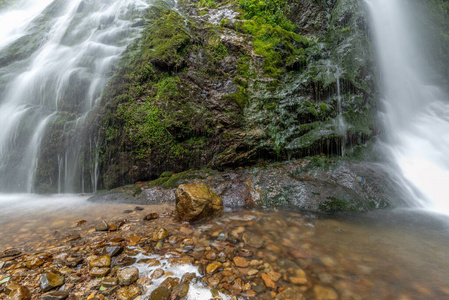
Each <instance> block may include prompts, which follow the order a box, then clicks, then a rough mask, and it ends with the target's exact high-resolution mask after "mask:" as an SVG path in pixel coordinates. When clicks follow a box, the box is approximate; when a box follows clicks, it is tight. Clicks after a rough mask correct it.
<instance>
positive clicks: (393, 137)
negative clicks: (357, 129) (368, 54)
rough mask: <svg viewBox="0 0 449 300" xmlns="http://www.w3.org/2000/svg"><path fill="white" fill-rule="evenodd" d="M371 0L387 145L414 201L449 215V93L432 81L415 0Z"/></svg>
mask: <svg viewBox="0 0 449 300" xmlns="http://www.w3.org/2000/svg"><path fill="white" fill-rule="evenodd" d="M365 1H366V2H367V4H368V6H369V8H370V11H371V16H372V22H373V25H374V26H373V29H374V32H375V36H376V43H377V50H378V55H379V61H380V66H381V79H382V84H383V95H384V96H383V99H382V100H383V106H384V112H383V113H382V115H381V117H382V121H383V123H384V131H385V135H386V141H385V144H384V149H385V150H386V153H387V156H388V157H389V158H390V159H391V162H392V164H393V165H394V168H395V171H396V172H398V173H399V175H401V176H403V178H404V179H405V180H404V181H403V184H404V188H405V190H406V191H407V193H408V194H409V199H410V201H412V202H413V206H418V207H422V208H424V209H429V210H433V211H436V212H440V213H444V214H449V201H448V200H449V101H448V99H449V97H448V96H447V95H445V93H444V92H443V91H442V89H441V88H440V87H438V86H436V85H434V84H433V83H431V82H430V83H429V76H428V74H427V73H426V72H425V68H424V67H425V66H426V65H427V62H426V61H424V60H423V58H424V57H425V55H424V54H423V53H422V51H421V50H420V49H419V48H418V47H419V44H420V43H423V42H424V41H422V40H421V41H419V43H418V41H415V40H414V36H413V33H414V30H413V27H412V25H413V23H412V22H411V21H412V20H408V17H409V16H411V11H409V9H410V6H411V5H410V1H406V0H365Z"/></svg>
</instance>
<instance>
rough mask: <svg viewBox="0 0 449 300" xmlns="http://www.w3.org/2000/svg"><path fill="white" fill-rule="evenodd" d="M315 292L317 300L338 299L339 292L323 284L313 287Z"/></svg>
mask: <svg viewBox="0 0 449 300" xmlns="http://www.w3.org/2000/svg"><path fill="white" fill-rule="evenodd" d="M313 293H314V295H315V299H316V300H337V299H338V294H337V292H336V291H334V290H333V289H331V288H328V287H324V286H321V285H315V286H314V287H313Z"/></svg>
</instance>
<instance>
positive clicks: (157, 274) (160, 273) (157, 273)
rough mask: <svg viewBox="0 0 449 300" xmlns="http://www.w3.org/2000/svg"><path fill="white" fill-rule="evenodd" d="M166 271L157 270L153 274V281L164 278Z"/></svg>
mask: <svg viewBox="0 0 449 300" xmlns="http://www.w3.org/2000/svg"><path fill="white" fill-rule="evenodd" d="M164 273H165V271H164V270H163V269H156V270H154V271H153V273H152V274H151V279H159V278H161V277H162V276H164Z"/></svg>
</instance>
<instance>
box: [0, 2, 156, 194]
mask: <svg viewBox="0 0 449 300" xmlns="http://www.w3.org/2000/svg"><path fill="white" fill-rule="evenodd" d="M150 1H151V0H117V1H101V0H91V1H82V0H61V1H59V0H57V1H56V0H54V1H52V0H33V1H26V0H25V1H20V2H19V1H18V2H17V5H16V6H14V7H13V8H11V9H9V10H6V11H2V12H0V28H1V30H0V128H1V131H0V191H1V192H25V191H28V192H29V191H32V190H34V188H35V185H36V183H37V182H39V183H40V184H41V185H44V186H45V184H46V185H51V186H48V187H47V188H48V191H53V192H56V191H58V192H68V191H70V192H73V191H80V190H81V189H82V187H86V189H88V190H90V191H92V190H94V189H95V188H96V183H92V182H91V178H92V176H91V175H90V174H89V175H88V174H87V173H86V174H84V173H85V172H88V171H90V170H92V169H94V170H95V172H97V170H96V169H97V167H96V166H91V165H95V164H97V162H94V161H92V160H93V159H95V158H98V155H96V154H95V150H94V151H91V152H92V153H94V155H93V158H92V159H85V156H83V154H82V153H83V150H82V149H83V145H88V143H89V141H88V140H86V139H88V138H89V137H84V136H79V135H80V134H81V133H80V132H81V130H80V129H79V128H83V124H84V123H83V122H85V120H87V118H86V116H87V114H88V112H89V111H91V110H92V108H93V107H94V106H95V105H96V104H97V103H98V101H99V99H100V97H101V93H102V91H103V88H104V87H105V85H106V83H107V82H108V81H109V79H110V77H111V75H112V71H113V67H114V65H115V64H116V63H117V62H118V60H119V58H120V55H121V53H122V52H123V50H124V49H125V48H126V46H127V45H128V44H129V43H130V42H131V41H132V40H133V38H135V37H136V36H137V34H138V32H139V30H140V27H139V26H135V25H134V24H136V23H137V22H138V21H139V19H140V18H142V16H143V14H144V12H145V10H146V8H147V7H148V5H149V4H150ZM140 23H142V22H140ZM19 50H20V51H19ZM11 53H12V54H11ZM44 145H45V147H44ZM97 146H98V144H97ZM42 156H45V157H44V159H42ZM83 160H84V161H83ZM85 161H88V163H89V164H91V165H87V166H84V165H82V164H83V163H85ZM41 164H42V165H41ZM62 165H63V166H62ZM39 168H44V169H45V174H46V175H45V176H43V175H42V174H44V173H43V172H39V171H38V170H39ZM62 168H64V172H62ZM37 174H41V175H40V176H41V177H40V178H38V177H37ZM93 177H94V178H96V175H93ZM42 179H43V180H44V181H45V182H44V181H42ZM42 182H44V183H45V184H44V183H42Z"/></svg>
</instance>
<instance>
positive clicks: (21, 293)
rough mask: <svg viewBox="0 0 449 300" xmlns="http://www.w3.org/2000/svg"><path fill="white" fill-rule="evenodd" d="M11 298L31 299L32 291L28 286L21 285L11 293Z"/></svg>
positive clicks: (17, 299) (14, 299) (13, 299)
mask: <svg viewBox="0 0 449 300" xmlns="http://www.w3.org/2000/svg"><path fill="white" fill-rule="evenodd" d="M8 299H9V300H30V299H31V293H30V290H28V288H27V287H26V286H23V285H22V286H20V287H19V288H18V289H15V290H14V291H12V292H11V293H10V294H9V298H8Z"/></svg>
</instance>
